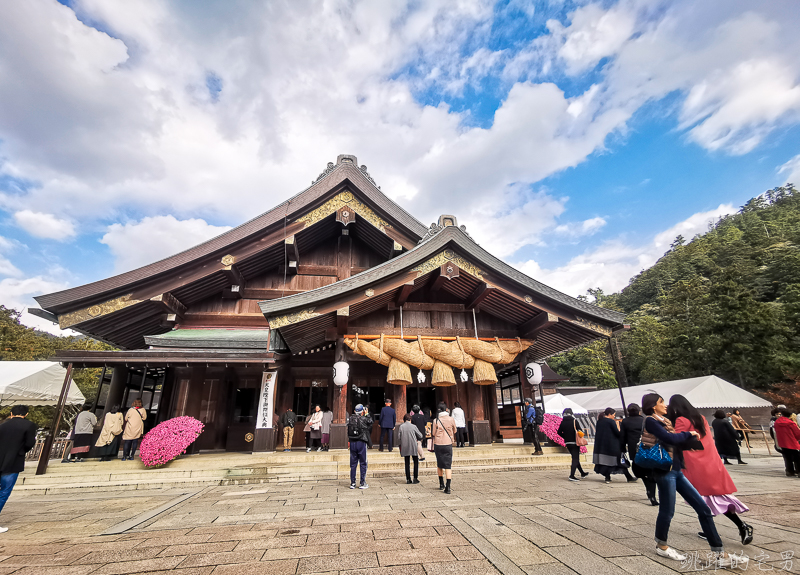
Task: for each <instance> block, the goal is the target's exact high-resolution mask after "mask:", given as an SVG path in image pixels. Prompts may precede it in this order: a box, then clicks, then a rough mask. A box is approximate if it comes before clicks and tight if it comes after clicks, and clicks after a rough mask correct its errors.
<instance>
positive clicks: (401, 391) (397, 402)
mask: <svg viewBox="0 0 800 575" xmlns="http://www.w3.org/2000/svg"><path fill="white" fill-rule="evenodd" d="M393 387H394V400H393V401H394V410H395V412H396V413H397V422H398V423H402V422H403V415H405V414H406V413H408V406H407V405H406V386H405V385H395V386H393Z"/></svg>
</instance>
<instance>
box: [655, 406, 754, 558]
mask: <svg viewBox="0 0 800 575" xmlns="http://www.w3.org/2000/svg"><path fill="white" fill-rule="evenodd" d="M642 411H643V412H644V414H645V415H646V416H647V417H646V418H645V421H644V431H643V432H642V445H644V446H645V447H647V448H652V447H654V446H656V445H657V444H660V445H661V447H662V448H663V449H664V450H666V452H667V453H669V455H670V456H671V458H672V462H671V463H670V465H669V469H667V470H654V471H653V478H654V479H655V480H656V485H657V486H658V498H659V505H658V517H657V518H656V533H655V540H656V555H659V556H660V557H666V558H667V559H672V560H675V561H686V559H687V556H686V555H685V554H683V553H680V552H679V551H677V550H676V549H674V548H672V547H670V546H669V545H667V539H668V537H669V527H670V524H671V523H672V517H673V516H674V515H675V496H676V494H680V495H681V497H683V499H684V500H685V501H686V503H688V504H689V505H690V506H691V507H692V509H694V511H695V513H697V518H698V520H699V521H700V527H701V529H702V530H703V533H704V534H705V536H706V540H707V541H708V545H709V547H711V551H712V552H713V553H714V555H715V566H716V567H717V568H724V567H730V566H732V565H733V564H734V563H733V562H734V560H735V561H736V564H737V565H739V566H740V567H742V566H743V567H744V568H746V567H747V558H746V557H731V556H730V555H729V554H727V553H725V549H724V547H723V545H722V539H720V537H719V533H717V527H716V525H715V524H714V516H713V515H712V513H711V510H710V509H709V508H708V505H706V502H705V501H704V500H703V498H702V497H701V496H700V494H699V493H698V492H697V489H695V488H694V486H693V485H692V484H691V483H689V480H688V479H686V477H685V476H684V475H683V458H682V456H681V449H680V448H681V447H688V445H687V444H689V443H690V442H692V441H694V440H695V439H699V437H700V434H699V433H698V432H697V431H681V432H679V433H678V432H676V431H675V428H674V427H673V426H672V422H671V421H670V420H669V419H668V418H667V405H666V404H665V403H664V399H663V398H662V397H661V396H660V395H658V394H657V393H648V394H647V395H645V396H644V397H642ZM676 447H677V448H678V449H676Z"/></svg>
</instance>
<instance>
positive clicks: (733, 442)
mask: <svg viewBox="0 0 800 575" xmlns="http://www.w3.org/2000/svg"><path fill="white" fill-rule="evenodd" d="M711 427H712V428H713V429H714V444H715V445H716V448H717V452H718V453H719V455H720V457H722V460H723V461H724V462H725V465H730V464H731V462H730V461H728V458H731V459H736V460H737V461H738V462H739V463H740V464H741V465H747V463H745V462H744V461H742V452H741V450H740V449H739V437H738V436H737V435H736V430H735V429H734V428H733V425H732V424H731V422H730V421H728V417H727V416H726V415H725V412H724V411H722V410H721V409H718V410H717V411H715V412H714V421H713V422H712V423H711Z"/></svg>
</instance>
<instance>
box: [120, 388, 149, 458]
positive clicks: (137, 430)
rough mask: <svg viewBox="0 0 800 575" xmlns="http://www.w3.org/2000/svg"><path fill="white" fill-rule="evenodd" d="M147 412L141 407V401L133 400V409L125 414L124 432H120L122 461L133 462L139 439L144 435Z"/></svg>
mask: <svg viewBox="0 0 800 575" xmlns="http://www.w3.org/2000/svg"><path fill="white" fill-rule="evenodd" d="M146 419H147V410H146V409H145V408H143V407H142V400H141V399H134V400H133V407H131V408H130V409H129V410H128V413H126V414H125V430H124V431H123V432H122V461H125V460H130V461H133V456H134V455H136V448H137V447H138V446H139V439H141V437H142V434H144V421H145V420H146Z"/></svg>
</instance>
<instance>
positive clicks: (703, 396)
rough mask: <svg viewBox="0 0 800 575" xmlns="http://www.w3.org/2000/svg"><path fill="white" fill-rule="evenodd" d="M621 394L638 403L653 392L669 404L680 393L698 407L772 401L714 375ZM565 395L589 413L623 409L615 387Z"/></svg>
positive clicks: (762, 404)
mask: <svg viewBox="0 0 800 575" xmlns="http://www.w3.org/2000/svg"><path fill="white" fill-rule="evenodd" d="M622 393H623V394H624V395H625V402H626V403H629V404H630V403H637V404H639V405H641V404H642V397H643V396H644V395H646V394H648V393H657V394H659V395H660V396H661V397H663V398H664V401H666V402H667V403H669V398H670V397H672V396H673V395H676V394H679V395H683V396H684V397H685V398H686V399H688V400H689V402H690V403H691V404H692V405H693V406H695V407H696V408H698V409H734V408H738V409H744V408H748V407H772V404H771V403H770V402H769V401H767V400H766V399H761V398H760V397H758V396H757V395H755V394H752V393H750V392H749V391H745V390H744V389H742V388H741V387H738V386H736V385H733V384H732V383H728V382H727V381H725V380H724V379H720V378H719V377H717V376H716V375H706V376H703V377H692V378H689V379H676V380H674V381H662V382H660V383H648V384H644V385H635V386H632V387H623V388H622ZM569 398H570V399H571V400H572V401H574V402H576V403H578V404H580V405H582V406H583V407H584V408H585V409H586V410H587V411H590V412H599V411H603V410H604V409H605V408H606V407H613V408H614V409H616V410H621V409H623V405H622V400H621V399H620V397H619V389H616V388H614V389H601V390H600V391H590V392H588V393H576V394H575V395H570V396H569Z"/></svg>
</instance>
